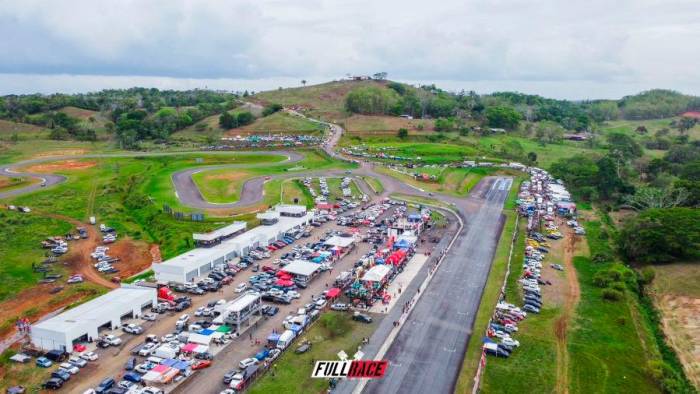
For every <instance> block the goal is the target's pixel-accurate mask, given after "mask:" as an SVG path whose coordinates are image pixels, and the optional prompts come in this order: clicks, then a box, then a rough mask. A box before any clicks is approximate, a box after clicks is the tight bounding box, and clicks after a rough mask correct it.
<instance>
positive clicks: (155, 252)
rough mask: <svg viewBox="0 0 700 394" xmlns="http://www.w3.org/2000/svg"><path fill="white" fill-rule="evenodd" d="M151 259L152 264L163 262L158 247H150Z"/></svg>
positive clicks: (154, 245)
mask: <svg viewBox="0 0 700 394" xmlns="http://www.w3.org/2000/svg"><path fill="white" fill-rule="evenodd" d="M150 252H151V259H152V260H153V262H154V263H160V262H162V261H163V257H162V256H161V254H160V246H158V245H156V244H153V245H151V249H150Z"/></svg>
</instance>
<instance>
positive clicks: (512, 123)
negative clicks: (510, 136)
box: [486, 106, 522, 130]
mask: <svg viewBox="0 0 700 394" xmlns="http://www.w3.org/2000/svg"><path fill="white" fill-rule="evenodd" d="M521 119H522V115H521V114H520V112H518V111H516V110H515V109H513V108H511V107H505V106H494V107H488V108H486V121H487V124H488V125H489V126H490V127H497V128H504V129H507V130H514V129H516V128H517V127H518V124H519V123H520V120H521Z"/></svg>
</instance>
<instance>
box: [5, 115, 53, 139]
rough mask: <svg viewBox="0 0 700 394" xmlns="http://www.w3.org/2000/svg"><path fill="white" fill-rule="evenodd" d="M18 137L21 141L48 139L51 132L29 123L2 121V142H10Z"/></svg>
mask: <svg viewBox="0 0 700 394" xmlns="http://www.w3.org/2000/svg"><path fill="white" fill-rule="evenodd" d="M14 135H16V136H17V138H19V139H24V140H26V139H37V138H48V136H49V131H48V130H47V129H45V128H43V127H39V126H35V125H33V124H29V123H19V122H12V121H9V120H4V119H0V140H4V141H9V140H11V139H12V138H13V136H14Z"/></svg>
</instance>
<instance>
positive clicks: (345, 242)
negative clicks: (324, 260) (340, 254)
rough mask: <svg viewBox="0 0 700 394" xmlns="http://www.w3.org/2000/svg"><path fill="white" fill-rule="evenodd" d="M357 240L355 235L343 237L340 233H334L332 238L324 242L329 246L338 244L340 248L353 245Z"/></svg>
mask: <svg viewBox="0 0 700 394" xmlns="http://www.w3.org/2000/svg"><path fill="white" fill-rule="evenodd" d="M354 242H355V239H354V238H353V237H341V236H338V235H334V236H332V237H330V238H328V239H327V240H326V241H325V242H324V244H325V245H327V246H337V247H340V248H347V247H349V246H350V245H352V244H353V243H354Z"/></svg>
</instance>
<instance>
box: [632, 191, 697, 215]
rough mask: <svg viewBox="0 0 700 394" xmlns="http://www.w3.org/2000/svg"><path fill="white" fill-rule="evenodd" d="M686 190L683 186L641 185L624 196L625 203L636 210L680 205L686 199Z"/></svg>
mask: <svg viewBox="0 0 700 394" xmlns="http://www.w3.org/2000/svg"><path fill="white" fill-rule="evenodd" d="M688 197H689V195H688V192H687V191H686V190H685V189H683V188H673V187H672V188H666V189H660V188H656V187H648V186H642V187H639V188H637V189H636V190H635V193H634V194H633V195H630V196H626V198H625V202H626V203H627V205H629V206H630V207H632V208H633V209H635V210H637V211H643V210H646V209H652V208H674V207H677V206H682V205H683V203H685V201H687V200H688Z"/></svg>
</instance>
